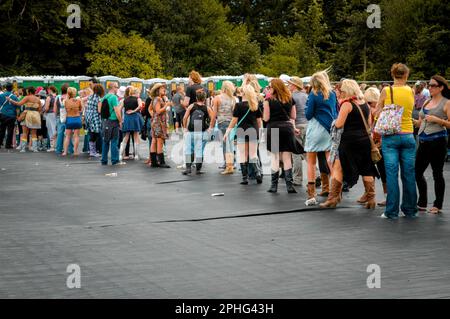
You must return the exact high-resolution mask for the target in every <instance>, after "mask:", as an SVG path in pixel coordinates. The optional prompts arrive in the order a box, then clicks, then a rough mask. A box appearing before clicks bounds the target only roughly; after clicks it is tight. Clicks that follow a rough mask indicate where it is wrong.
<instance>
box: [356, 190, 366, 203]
mask: <svg viewBox="0 0 450 319" xmlns="http://www.w3.org/2000/svg"><path fill="white" fill-rule="evenodd" d="M357 202H358V203H360V204H365V203H367V192H366V191H364V194H363V195H362V196H361V197H360V198H359V199H358V200H357Z"/></svg>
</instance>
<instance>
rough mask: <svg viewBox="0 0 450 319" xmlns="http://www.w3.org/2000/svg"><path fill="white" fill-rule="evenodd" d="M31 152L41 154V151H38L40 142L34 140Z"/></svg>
mask: <svg viewBox="0 0 450 319" xmlns="http://www.w3.org/2000/svg"><path fill="white" fill-rule="evenodd" d="M31 150H32V151H33V152H34V153H37V152H39V150H38V141H37V140H33V142H32V144H31Z"/></svg>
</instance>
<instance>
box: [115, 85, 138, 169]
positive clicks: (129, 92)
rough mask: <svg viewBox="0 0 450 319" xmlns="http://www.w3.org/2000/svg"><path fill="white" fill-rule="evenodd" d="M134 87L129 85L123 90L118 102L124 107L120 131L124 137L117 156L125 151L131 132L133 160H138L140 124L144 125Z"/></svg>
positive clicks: (120, 155)
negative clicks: (120, 100)
mask: <svg viewBox="0 0 450 319" xmlns="http://www.w3.org/2000/svg"><path fill="white" fill-rule="evenodd" d="M136 90H137V89H136V88H134V87H132V86H129V87H127V89H126V91H125V99H124V100H123V101H122V102H121V103H120V109H121V112H122V108H123V109H124V118H123V124H122V132H123V134H124V138H123V141H122V144H121V145H120V151H119V158H120V159H122V158H123V155H124V154H123V153H124V152H125V147H126V145H127V143H128V140H129V139H130V135H131V134H133V138H134V143H133V150H134V153H135V154H134V160H136V161H138V160H139V157H140V156H139V144H140V137H139V133H140V132H141V129H142V126H143V125H144V123H143V120H142V117H141V115H140V114H139V113H140V110H141V106H140V105H141V99H140V98H139V97H137V96H136Z"/></svg>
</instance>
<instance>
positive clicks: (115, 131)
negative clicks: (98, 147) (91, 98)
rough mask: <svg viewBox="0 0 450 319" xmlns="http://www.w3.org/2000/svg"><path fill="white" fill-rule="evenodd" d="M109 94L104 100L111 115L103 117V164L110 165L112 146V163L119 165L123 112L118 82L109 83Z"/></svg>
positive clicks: (102, 101)
mask: <svg viewBox="0 0 450 319" xmlns="http://www.w3.org/2000/svg"><path fill="white" fill-rule="evenodd" d="M108 90H109V92H108V94H106V95H105V96H104V97H103V98H102V100H101V103H102V108H103V103H105V106H106V103H107V105H108V110H109V117H107V118H105V119H103V123H102V165H108V153H109V149H110V148H111V164H112V165H117V164H119V163H120V160H119V129H120V126H121V124H120V123H122V114H121V112H120V108H119V99H118V98H117V92H118V91H119V85H118V84H117V82H110V83H109V84H108Z"/></svg>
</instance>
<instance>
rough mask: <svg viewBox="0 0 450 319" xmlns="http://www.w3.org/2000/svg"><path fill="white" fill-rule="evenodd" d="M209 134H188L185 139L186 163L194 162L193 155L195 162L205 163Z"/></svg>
mask: <svg viewBox="0 0 450 319" xmlns="http://www.w3.org/2000/svg"><path fill="white" fill-rule="evenodd" d="M208 136H209V134H208V132H187V133H186V136H185V138H184V146H185V153H184V155H185V156H186V163H187V164H190V163H191V162H192V159H191V158H192V157H191V156H192V155H194V154H195V162H196V163H202V162H203V151H204V150H205V146H206V142H207V141H208Z"/></svg>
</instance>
